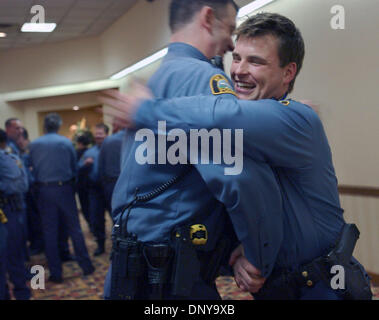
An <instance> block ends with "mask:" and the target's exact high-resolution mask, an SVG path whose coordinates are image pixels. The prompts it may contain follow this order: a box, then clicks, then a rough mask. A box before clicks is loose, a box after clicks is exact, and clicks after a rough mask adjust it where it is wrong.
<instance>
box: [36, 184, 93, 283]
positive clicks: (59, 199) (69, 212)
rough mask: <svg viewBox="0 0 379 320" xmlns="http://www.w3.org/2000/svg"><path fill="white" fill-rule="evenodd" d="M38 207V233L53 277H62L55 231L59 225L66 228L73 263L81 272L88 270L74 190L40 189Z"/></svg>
mask: <svg viewBox="0 0 379 320" xmlns="http://www.w3.org/2000/svg"><path fill="white" fill-rule="evenodd" d="M38 207H39V211H40V214H41V219H42V230H43V236H44V242H45V254H46V257H47V262H48V265H49V269H50V274H51V275H52V276H54V277H57V278H60V277H62V263H61V259H60V255H59V246H58V238H59V236H58V229H59V221H60V219H61V221H63V222H64V224H65V226H66V227H67V232H68V235H69V236H70V238H71V240H72V243H73V246H74V250H75V256H76V261H77V262H78V264H79V265H80V267H81V268H82V269H83V271H84V272H86V271H88V270H90V269H92V263H91V260H90V258H89V256H88V251H87V247H86V244H85V241H84V237H83V233H82V229H81V227H80V223H79V217H78V210H77V207H76V202H75V193H74V188H73V186H72V185H70V184H65V185H63V186H40V187H39V190H38Z"/></svg>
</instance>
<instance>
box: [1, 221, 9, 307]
mask: <svg viewBox="0 0 379 320" xmlns="http://www.w3.org/2000/svg"><path fill="white" fill-rule="evenodd" d="M7 233H8V231H7V229H6V227H5V225H4V224H2V223H1V222H0V300H4V299H5V296H6V294H5V281H6V278H5V274H6V272H7V269H6V262H5V260H6V246H7Z"/></svg>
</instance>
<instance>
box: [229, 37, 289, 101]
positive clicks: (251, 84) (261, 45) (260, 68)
mask: <svg viewBox="0 0 379 320" xmlns="http://www.w3.org/2000/svg"><path fill="white" fill-rule="evenodd" d="M292 67H293V66H292ZM230 74H231V77H232V79H233V82H234V86H235V91H236V93H237V96H238V98H240V99H243V100H258V99H271V98H277V99H279V98H281V97H282V96H283V95H284V94H285V93H286V92H287V89H288V84H289V82H290V81H291V80H289V79H290V77H289V76H288V66H286V67H284V68H281V67H280V61H279V55H278V40H277V38H275V37H274V36H272V35H264V36H259V37H254V38H246V37H243V36H241V37H240V38H239V39H238V41H237V43H236V46H235V49H234V51H233V61H232V65H231V68H230Z"/></svg>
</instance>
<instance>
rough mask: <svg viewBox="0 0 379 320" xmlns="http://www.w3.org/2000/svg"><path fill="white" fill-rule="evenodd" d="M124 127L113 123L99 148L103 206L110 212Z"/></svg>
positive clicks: (117, 174) (118, 170)
mask: <svg viewBox="0 0 379 320" xmlns="http://www.w3.org/2000/svg"><path fill="white" fill-rule="evenodd" d="M124 136H125V128H124V127H121V126H119V125H118V124H116V123H113V134H112V135H111V136H109V137H107V138H106V139H105V140H104V142H103V144H102V145H101V148H100V154H99V177H100V180H101V182H102V188H103V193H104V197H105V207H106V209H107V210H108V212H109V213H110V214H111V213H112V205H111V202H112V194H113V189H114V187H115V185H116V182H117V179H118V176H119V175H120V170H121V167H120V166H121V164H120V162H121V148H122V141H123V138H124Z"/></svg>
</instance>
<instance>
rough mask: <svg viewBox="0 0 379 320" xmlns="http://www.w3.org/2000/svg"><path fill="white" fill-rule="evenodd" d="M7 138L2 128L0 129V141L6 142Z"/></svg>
mask: <svg viewBox="0 0 379 320" xmlns="http://www.w3.org/2000/svg"><path fill="white" fill-rule="evenodd" d="M7 138H8V137H7V133H6V132H5V131H4V130H3V129H0V143H5V142H7Z"/></svg>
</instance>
